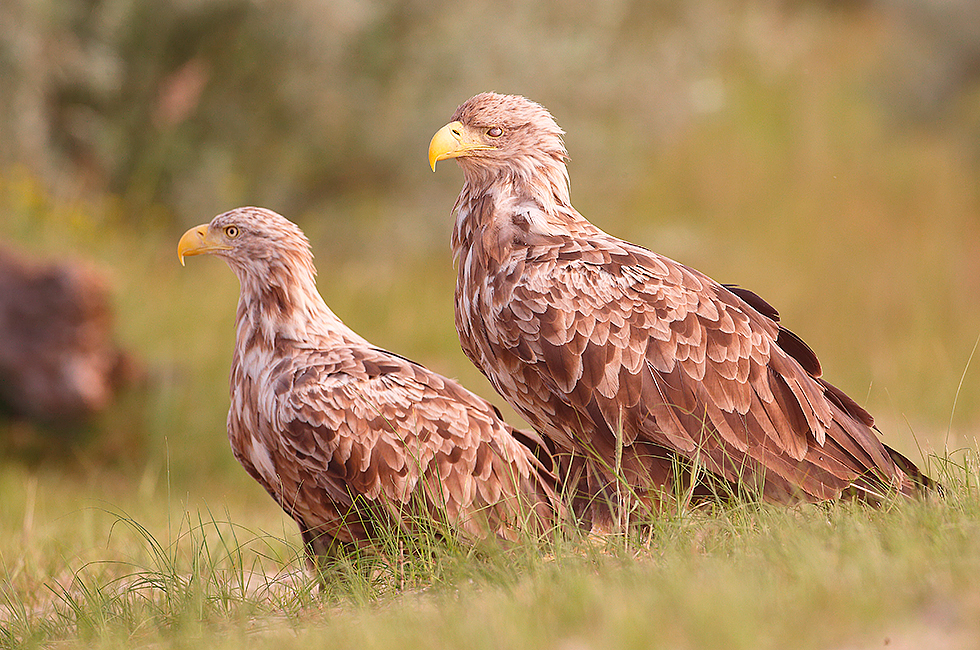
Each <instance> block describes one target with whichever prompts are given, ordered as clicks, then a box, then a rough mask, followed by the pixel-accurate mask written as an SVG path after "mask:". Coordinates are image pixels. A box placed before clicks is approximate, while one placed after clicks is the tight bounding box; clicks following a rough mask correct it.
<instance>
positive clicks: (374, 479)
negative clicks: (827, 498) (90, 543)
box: [177, 207, 561, 569]
mask: <svg viewBox="0 0 980 650" xmlns="http://www.w3.org/2000/svg"><path fill="white" fill-rule="evenodd" d="M202 254H213V255H217V256H219V257H221V258H223V259H224V260H225V261H226V262H227V263H228V265H229V266H230V267H231V269H232V270H233V271H234V272H235V274H236V275H237V276H238V280H239V282H240V283H241V295H240V299H239V302H238V313H237V316H236V328H237V341H236V346H235V353H234V357H233V360H232V368H231V407H230V409H229V411H228V436H229V438H230V441H231V447H232V450H233V451H234V453H235V457H236V458H237V459H238V461H239V462H240V463H241V464H242V465H243V466H244V467H245V469H246V471H248V473H249V475H250V476H251V477H252V478H254V479H255V480H256V481H258V482H259V483H260V484H261V485H262V487H264V488H265V489H266V490H267V491H268V492H269V494H271V495H272V498H273V499H275V500H276V502H277V503H278V504H279V505H280V506H281V507H282V509H283V510H285V511H286V513H287V514H288V515H289V516H291V517H292V518H293V519H294V520H295V521H296V523H297V524H299V529H300V532H301V534H302V536H303V541H304V543H305V545H306V552H307V560H308V564H309V565H310V567H311V569H314V568H316V567H317V566H319V563H318V558H324V557H326V556H328V555H330V554H333V553H336V552H337V551H338V550H340V549H341V548H365V547H371V546H372V545H373V544H374V543H375V542H377V541H378V540H379V539H380V538H382V536H383V535H384V534H385V532H386V531H388V532H390V531H393V530H396V529H400V530H404V531H408V532H412V531H417V530H418V526H419V524H420V523H421V524H424V525H425V524H427V525H434V526H435V527H436V530H439V529H440V528H443V529H446V530H450V531H453V532H454V533H455V534H456V535H457V536H458V538H460V539H462V540H463V541H467V542H475V541H478V540H481V539H504V540H506V539H512V538H514V537H516V536H517V535H518V534H519V531H521V530H522V529H524V530H530V531H534V532H536V533H537V532H543V531H545V530H547V529H548V528H549V527H550V526H552V525H553V524H554V523H555V522H556V521H557V518H558V516H559V513H560V511H561V505H560V501H559V499H558V498H557V497H556V494H555V484H554V477H553V475H551V474H550V473H549V472H548V470H547V469H546V467H545V464H543V463H542V461H541V460H540V459H539V458H538V457H537V456H536V455H535V454H546V453H547V452H546V451H545V446H544V444H543V442H542V441H541V439H540V438H538V436H537V435H536V434H534V433H531V432H523V431H518V430H515V429H513V428H512V427H511V426H510V425H508V424H507V423H506V422H504V421H503V419H502V418H501V416H500V413H499V411H497V409H496V408H495V407H494V406H493V405H492V404H490V403H489V402H487V401H486V400H484V399H482V398H480V397H477V396H476V395H474V394H473V393H471V392H469V391H468V390H466V389H465V388H463V387H462V386H460V385H459V384H458V383H456V382H455V381H453V380H451V379H447V378H446V377H443V376H441V375H438V374H436V373H434V372H432V371H430V370H428V369H426V368H425V367H423V366H421V365H419V364H417V363H414V362H412V361H409V360H408V359H405V358H404V357H400V356H398V355H396V354H392V353H391V352H387V351H385V350H382V349H380V348H378V347H375V346H373V345H371V344H370V343H368V342H367V341H366V340H365V339H363V338H361V337H360V336H358V335H357V334H356V333H355V332H354V331H352V330H351V329H349V328H348V327H347V326H345V325H344V324H343V322H341V320H340V319H339V318H337V316H335V315H334V313H333V312H332V311H331V310H330V309H329V308H328V307H327V305H326V303H324V301H323V299H322V298H321V297H320V294H319V293H318V292H317V289H316V281H315V275H316V270H315V268H314V266H313V254H312V253H311V251H310V245H309V241H308V240H307V238H306V237H305V236H304V235H303V232H302V231H301V230H300V229H299V228H298V227H297V226H296V225H295V224H293V223H292V222H290V221H288V220H287V219H285V218H284V217H282V216H280V215H278V214H276V213H275V212H272V211H270V210H265V209H262V208H253V207H244V208H238V209H236V210H232V211H230V212H226V213H224V214H221V215H218V216H217V217H215V218H214V219H213V220H212V221H211V223H209V224H205V225H201V226H197V227H195V228H191V229H190V230H188V231H187V232H186V233H184V235H183V236H182V237H181V238H180V243H179V244H178V245H177V255H178V257H179V258H180V261H181V264H183V261H184V258H185V257H188V256H191V255H202ZM545 462H547V463H550V462H551V461H550V459H548V458H545Z"/></svg>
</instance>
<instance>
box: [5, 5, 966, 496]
mask: <svg viewBox="0 0 980 650" xmlns="http://www.w3.org/2000/svg"><path fill="white" fill-rule="evenodd" d="M909 6H910V3H909V2H900V1H899V0H893V1H887V2H886V1H884V0H883V1H882V2H878V3H874V2H863V1H861V0H856V1H852V2H847V3H828V2H820V1H816V0H813V1H807V0H793V1H783V2H780V1H771V0H697V1H695V2H685V3H675V2H667V1H658V2H653V3H641V2H634V1H630V0H612V1H610V2H603V3H586V2H558V1H557V0H555V1H551V2H544V3H517V2H514V3H504V4H500V3H497V4H493V5H484V4H481V3H475V2H462V3H460V2H454V3H451V2H448V0H436V1H434V2H433V1H429V0H426V1H422V0H399V1H392V2H380V1H377V2H360V1H356V0H341V1H338V2H331V3H322V2H316V1H314V0H285V1H283V2H275V3H273V2H265V1H259V0H160V1H157V2H142V1H140V0H71V1H69V2H64V1H60V0H6V1H5V2H3V3H0V215H2V216H0V237H3V238H5V239H9V240H13V241H15V242H16V243H17V244H18V245H20V246H22V247H26V248H28V249H30V250H33V251H34V252H36V253H39V254H42V255H59V256H60V255H64V256H76V257H85V258H91V259H94V260H96V261H98V262H99V263H100V264H101V265H102V266H103V268H105V269H106V271H107V272H108V273H109V275H110V276H111V277H112V279H113V282H114V286H115V295H116V300H117V304H118V310H119V320H118V329H119V333H120V337H121V338H122V339H123V341H124V343H125V344H126V345H128V346H129V347H130V348H131V349H133V350H134V351H135V352H136V353H137V354H139V355H140V356H142V357H143V358H144V359H146V360H147V363H148V366H149V367H150V369H151V375H152V376H153V380H152V382H151V383H152V386H153V387H152V388H151V389H150V394H149V395H148V396H147V397H146V403H140V404H130V403H128V402H127V404H125V405H123V406H120V407H119V409H117V410H116V411H115V412H114V413H112V414H109V415H107V422H106V423H103V424H102V425H100V426H104V427H107V428H108V429H110V430H111V429H113V428H114V427H115V428H119V429H121V430H123V431H124V435H129V434H132V435H140V436H142V437H143V439H144V440H146V441H147V443H146V445H147V446H146V449H145V453H146V457H145V458H144V462H146V463H149V464H150V465H152V466H153V467H155V468H156V469H155V470H153V471H162V469H160V468H162V467H163V465H164V460H163V458H164V456H165V455H166V454H170V460H172V461H173V463H172V465H171V469H172V472H173V474H172V475H171V478H173V477H174V476H175V475H182V476H185V477H186V478H188V479H189V480H190V481H191V483H193V482H194V476H195V473H197V472H199V471H201V470H206V471H208V472H211V471H214V470H216V469H217V468H223V469H221V470H220V471H221V472H225V471H229V472H230V473H229V475H230V476H236V477H237V476H238V474H237V473H236V472H237V468H235V467H234V461H233V460H232V459H231V457H230V454H228V453H227V447H226V443H225V441H224V434H223V430H224V411H225V409H226V408H227V397H226V391H227V387H226V378H227V368H228V363H229V360H230V353H231V346H232V325H231V324H232V319H233V313H234V303H235V299H236V294H237V285H236V284H235V281H234V278H233V276H232V275H231V274H230V273H229V272H228V271H227V269H225V268H224V266H223V265H221V264H220V263H217V262H213V261H203V262H201V261H198V260H195V261H193V263H192V264H191V265H190V267H189V268H187V269H180V268H179V267H178V266H177V265H176V261H175V259H174V253H173V246H174V244H175V242H176V239H177V237H178V236H179V234H180V232H181V231H182V230H183V229H184V228H186V227H188V226H190V225H193V224H196V223H201V222H204V221H207V220H209V219H210V218H211V217H212V216H213V215H214V214H216V213H218V212H221V211H224V210H227V209H230V208H232V207H236V206H238V205H243V204H258V205H264V206H266V207H269V208H272V209H275V210H277V211H279V212H282V213H283V214H285V215H286V216H287V217H289V218H291V219H293V220H295V221H297V222H299V223H300V225H302V226H303V228H304V229H305V230H306V231H307V233H308V234H309V235H310V237H311V239H312V241H313V245H314V251H315V253H316V255H317V264H318V268H319V269H320V288H321V292H322V293H323V294H324V297H325V298H326V299H327V302H328V303H329V304H330V305H331V306H332V307H333V308H334V310H335V311H336V312H337V313H338V314H339V315H340V316H341V317H342V318H344V319H345V320H346V321H347V322H348V324H350V325H351V326H352V327H353V328H354V329H356V330H358V331H360V332H361V333H363V334H364V335H365V336H366V337H368V338H369V339H371V340H372V341H375V342H376V343H378V344H379V345H384V346H386V347H389V348H391V349H393V350H395V351H398V352H400V353H403V354H407V355H408V356H411V357H414V358H417V359H419V360H420V361H423V362H425V363H427V364H428V365H430V366H432V367H433V368H435V369H436V370H439V371H441V372H444V373H446V374H449V375H452V376H456V377H459V378H460V379H461V380H462V381H463V383H464V384H466V385H468V386H470V387H472V388H474V389H475V390H477V391H478V392H480V393H482V394H484V395H486V396H488V397H490V398H492V399H494V401H495V402H497V403H498V404H499V403H500V400H499V399H496V396H495V395H494V394H493V392H492V389H491V388H490V386H489V384H487V383H486V382H485V381H484V380H483V378H482V376H480V374H479V373H478V371H476V370H475V369H474V368H473V367H472V366H471V365H470V364H469V363H468V362H467V361H466V360H465V359H464V358H463V356H462V354H461V353H460V352H459V348H458V344H457V342H456V337H455V332H454V328H453V323H452V292H453V284H454V271H453V268H452V264H451V259H450V254H449V247H448V239H449V232H450V220H451V214H450V211H451V206H452V203H453V200H454V198H455V196H456V193H457V191H458V188H459V183H460V176H459V174H458V173H457V172H455V171H454V170H453V167H452V165H451V164H446V165H445V166H444V167H440V169H439V173H438V174H435V175H433V174H431V173H430V172H429V170H428V168H427V166H426V160H425V149H426V146H427V143H428V139H429V137H430V136H431V134H432V133H433V132H434V131H435V130H436V129H437V128H438V127H439V126H441V125H442V124H444V123H445V122H446V121H447V120H448V118H449V116H450V115H451V113H452V111H453V109H454V108H455V106H456V105H457V104H458V103H460V102H462V101H463V100H465V99H466V98H468V97H469V96H470V95H472V94H474V93H476V92H479V91H483V90H497V91H501V92H516V93H521V94H525V95H527V96H529V97H531V98H532V99H535V100H537V101H539V102H541V103H543V104H544V105H546V106H548V107H549V108H550V109H551V110H552V112H553V113H554V115H555V116H556V118H557V119H558V121H559V123H560V124H561V125H562V126H563V128H565V130H566V131H567V136H566V141H567V144H568V147H569V151H570V154H571V161H570V164H569V165H570V173H571V179H572V199H573V201H574V203H575V205H576V207H578V208H579V210H580V211H581V212H582V213H583V214H585V215H586V216H587V217H588V218H590V219H591V220H593V221H594V222H595V223H596V224H597V225H599V226H600V227H602V228H603V229H605V230H607V231H609V232H612V233H614V234H616V235H619V236H622V237H625V238H627V239H630V240H632V241H635V242H637V243H640V244H643V245H645V246H648V247H650V248H652V249H654V250H657V251H658V252H662V253H664V254H666V255H668V256H670V257H673V258H675V259H678V260H680V261H682V262H685V263H687V264H689V265H691V266H694V267H697V268H699V269H701V270H703V271H705V272H707V273H708V274H709V275H711V276H713V277H715V278H716V279H718V280H719V281H723V282H734V283H738V284H741V285H743V286H745V287H747V288H750V289H752V290H754V291H757V292H758V293H760V294H761V295H762V296H764V297H765V298H766V299H768V300H769V301H770V302H772V303H773V304H774V305H775V306H776V307H777V308H779V309H780V312H781V314H782V316H783V322H784V323H785V324H786V325H787V326H788V327H790V328H791V329H793V330H794V331H796V332H797V333H799V334H800V335H801V336H802V337H803V338H804V339H805V340H807V341H808V342H809V343H810V344H811V346H812V347H813V348H814V349H815V350H816V352H817V354H818V355H819V356H820V357H821V359H822V361H823V362H824V368H825V373H826V376H827V377H828V379H829V380H830V381H832V382H834V383H836V384H838V385H840V386H841V387H842V388H844V389H845V390H846V391H847V392H849V393H850V394H852V395H853V396H854V397H855V398H856V399H857V400H858V401H860V402H862V403H865V404H866V405H868V406H869V408H870V409H871V411H872V412H873V413H875V415H876V417H877V418H878V420H879V423H880V426H881V428H882V430H883V431H884V432H885V434H886V437H887V438H888V440H889V441H890V442H891V443H893V444H895V445H896V446H898V447H899V448H901V449H903V450H905V451H912V450H913V449H914V445H915V442H914V441H913V440H912V438H913V434H914V435H915V436H916V437H917V438H919V440H920V442H921V443H922V445H923V446H924V447H925V448H926V449H931V448H940V447H942V446H943V445H945V444H949V445H951V446H953V447H956V446H960V445H963V444H970V443H971V441H972V440H973V439H974V436H975V433H974V432H975V430H976V425H977V422H978V421H980V395H978V394H980V379H978V376H980V375H978V371H977V369H976V367H975V364H974V366H973V367H971V368H968V369H967V370H966V372H965V374H964V369H966V368H967V365H968V363H971V350H972V348H973V345H974V342H975V341H976V340H977V336H978V334H980V300H978V299H977V297H978V296H980V261H978V260H980V227H978V226H980V223H978V221H980V216H978V215H980V183H978V178H980V175H978V171H980V169H978V157H977V152H978V149H977V147H976V142H977V137H976V134H977V133H978V129H977V126H978V124H980V102H978V97H980V93H978V92H977V89H976V88H975V84H974V83H973V80H975V79H976V75H974V74H972V71H973V68H971V65H972V64H971V63H970V62H971V61H972V60H973V59H972V58H971V57H972V56H973V53H974V52H975V51H976V50H977V43H976V42H974V41H973V40H971V37H970V32H971V30H970V29H969V28H968V27H965V28H961V29H958V30H953V31H955V32H956V33H957V34H959V35H960V36H958V40H957V43H960V46H959V47H957V48H951V47H945V48H944V47H939V46H936V45H935V44H936V43H937V42H938V40H941V39H938V38H937V37H936V36H935V35H931V34H932V32H927V31H923V30H922V29H918V30H917V26H918V25H929V26H930V29H932V31H933V32H935V31H936V29H933V27H934V25H936V24H942V23H941V21H938V20H934V21H926V20H911V19H909V16H912V17H913V18H915V17H916V16H918V17H920V18H921V16H922V15H931V16H937V15H940V14H941V12H942V11H946V12H947V13H950V12H951V9H950V8H951V7H952V8H958V7H960V5H959V4H958V3H946V4H945V5H943V4H942V3H933V2H932V1H931V0H928V1H927V0H922V1H921V2H920V3H919V4H916V5H915V10H916V12H918V13H915V12H912V11H911V10H910V9H909ZM942 7H946V9H943V8H942ZM930 11H931V12H932V13H929V12H930ZM963 11H967V12H969V11H970V9H969V6H967V8H966V9H963ZM923 12H924V13H923ZM937 12H940V13H937ZM947 22H950V23H951V24H952V25H954V26H961V24H962V22H963V21H962V20H960V21H955V20H954V21H948V20H947ZM949 29H952V28H949ZM947 31H949V30H947ZM938 33H942V31H941V30H939V32H938ZM910 34H915V35H916V39H910V38H909V35H910ZM963 34H965V36H963ZM913 40H914V42H916V43H920V45H919V47H920V50H921V52H920V54H921V57H920V59H917V60H921V61H933V65H932V66H931V67H930V66H928V65H925V64H923V66H920V67H917V68H915V69H914V70H912V72H915V73H918V72H921V71H922V70H933V71H934V74H933V77H935V79H933V81H939V80H941V79H942V80H946V82H945V83H943V84H937V85H936V88H941V91H940V90H936V89H933V90H931V91H929V90H922V83H920V82H921V75H920V76H918V77H916V76H915V75H911V76H910V73H909V71H908V70H906V67H907V66H905V63H904V62H905V61H907V58H905V57H906V55H907V54H908V51H907V50H908V48H907V45H908V43H910V42H913ZM975 40H976V41H977V42H980V39H975ZM971 44H972V45H971ZM930 57H932V58H930ZM903 66H905V67H903ZM940 77H941V79H940ZM923 94H926V95H929V96H930V97H933V98H937V97H938V98H940V99H938V100H935V101H933V102H932V104H933V105H935V104H938V105H940V108H933V109H930V110H924V109H922V110H919V109H915V108H913V107H914V106H915V105H916V104H915V102H916V101H917V100H916V98H921V97H922V96H923ZM913 114H915V115H918V116H920V117H921V118H923V119H920V120H918V121H913V120H910V119H909V116H910V115H913ZM961 377H962V378H963V384H962V387H960V380H961ZM954 400H956V402H957V404H956V409H955V411H954V409H953V403H954ZM137 401H138V400H137ZM947 428H949V436H948V437H947ZM190 441H193V442H190ZM113 448H114V449H115V448H119V449H123V450H126V449H127V447H126V446H125V445H121V446H116V445H113ZM124 453H129V452H128V451H125V452H124ZM913 455H914V452H913ZM138 466H139V467H140V468H143V465H142V464H139V463H138ZM138 471H143V470H142V469H140V470H138ZM245 480H247V479H244V478H242V481H243V482H244V481H245Z"/></svg>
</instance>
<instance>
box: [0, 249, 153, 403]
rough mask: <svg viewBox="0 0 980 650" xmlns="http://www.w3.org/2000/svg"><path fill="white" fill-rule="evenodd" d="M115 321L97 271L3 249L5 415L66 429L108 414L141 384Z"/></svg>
mask: <svg viewBox="0 0 980 650" xmlns="http://www.w3.org/2000/svg"><path fill="white" fill-rule="evenodd" d="M112 320H113V319H112V308H111V304H110V300H109V294H108V289H107V286H106V281H105V279H104V278H103V276H102V275H101V274H99V273H97V272H96V271H95V270H94V269H92V268H89V267H88V266H86V265H84V264H80V263H77V262H65V261H62V262H38V261H33V260H28V259H26V258H25V257H23V256H21V255H19V254H15V253H14V252H12V251H11V250H9V249H7V248H4V247H2V246H0V410H3V411H6V412H7V413H8V414H11V415H13V416H15V417H25V418H30V419H33V420H40V421H50V422H64V421H70V420H75V419H80V418H85V417H86V416H89V415H92V414H93V413H95V412H97V411H99V410H101V409H102V408H104V407H105V406H106V405H107V404H108V403H109V402H110V400H111V399H112V397H113V395H114V393H115V392H116V390H117V389H118V388H119V387H120V386H121V384H122V383H124V382H125V381H126V380H127V379H129V378H131V377H133V376H134V371H133V367H134V366H133V362H132V361H131V360H130V358H129V357H128V355H126V354H125V353H123V352H122V351H121V350H120V349H119V348H118V347H117V346H116V344H115V343H114V342H113V338H112V334H113V333H112Z"/></svg>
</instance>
